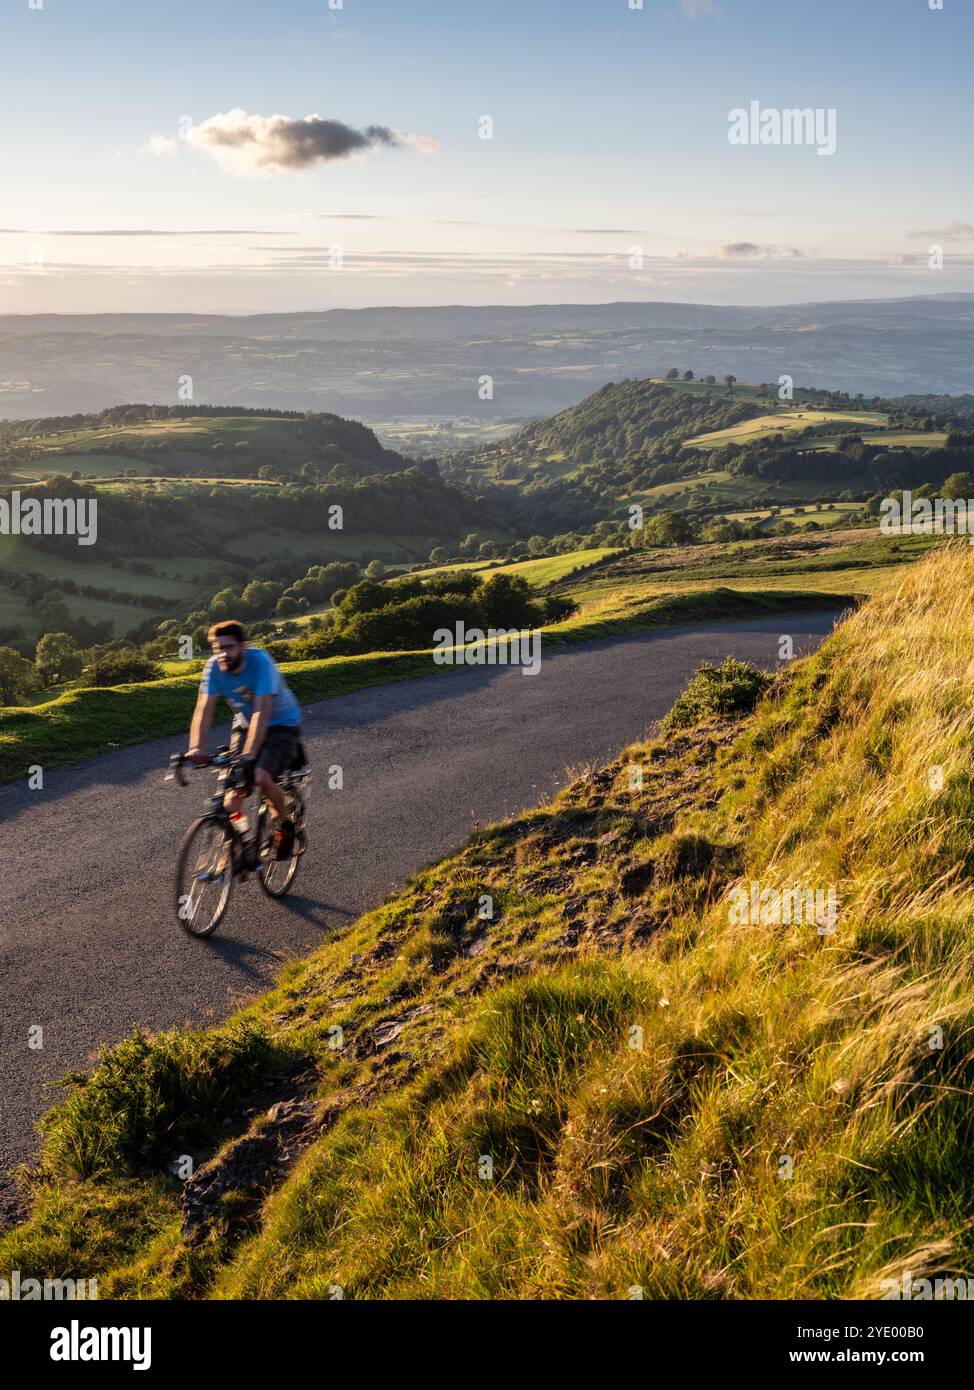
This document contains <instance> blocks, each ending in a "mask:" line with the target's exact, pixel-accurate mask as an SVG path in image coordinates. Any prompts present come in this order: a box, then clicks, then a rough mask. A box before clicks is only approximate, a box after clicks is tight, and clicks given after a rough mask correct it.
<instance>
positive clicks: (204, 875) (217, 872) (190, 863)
mask: <svg viewBox="0 0 974 1390" xmlns="http://www.w3.org/2000/svg"><path fill="white" fill-rule="evenodd" d="M232 887H233V837H232V836H231V835H230V834H229V832H228V831H227V829H226V827H225V826H224V825H222V824H221V823H220V822H219V821H218V820H215V819H214V818H213V817H211V816H201V817H200V819H199V820H195V821H194V822H193V824H192V825H191V826H190V827H189V829H188V830H187V831H186V834H185V835H184V836H183V843H182V844H181V845H180V847H179V858H178V859H177V861H176V917H177V918H178V920H179V925H180V926H181V927H182V929H183V931H185V932H188V933H189V935H190V936H209V935H210V933H211V932H213V931H214V930H215V929H216V927H217V925H218V923H219V921H220V918H221V917H222V916H223V914H224V912H226V910H227V903H228V902H229V901H230V890H231V888H232Z"/></svg>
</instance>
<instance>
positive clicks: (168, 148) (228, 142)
mask: <svg viewBox="0 0 974 1390" xmlns="http://www.w3.org/2000/svg"><path fill="white" fill-rule="evenodd" d="M184 143H185V144H186V145H189V146H191V147H195V148H196V149H199V150H203V151H205V152H206V153H207V154H209V155H211V156H212V157H213V158H214V159H215V160H216V161H217V163H218V164H220V165H221V166H222V167H223V168H225V169H227V170H229V171H230V172H231V173H237V174H284V173H295V172H300V171H302V170H304V169H310V168H313V167H314V166H315V165H318V164H328V163H332V162H334V161H336V160H342V159H348V158H350V157H351V156H353V155H356V154H362V153H365V152H367V151H369V150H375V149H382V148H393V149H394V148H397V147H400V146H403V145H411V146H413V147H414V148H416V149H419V150H421V151H423V153H430V152H431V151H432V150H433V148H434V144H433V141H431V140H430V139H429V138H428V137H427V136H422V135H407V134H403V132H401V131H398V130H392V129H391V128H390V127H389V126H385V125H369V126H365V128H364V129H362V130H356V129H355V128H354V127H353V126H350V125H346V124H345V122H344V121H338V120H334V119H332V118H329V117H325V116H318V115H311V116H305V117H304V118H303V119H301V120H292V118H291V117H290V116H259V115H251V114H250V113H249V112H247V111H244V110H242V109H241V108H240V107H236V108H235V109H234V110H233V111H223V112H219V113H218V114H217V115H215V116H210V117H209V119H208V120H205V121H202V122H201V123H200V124H199V125H196V126H192V127H191V129H190V130H189V131H187V133H186V137H185V141H184ZM176 145H177V142H173V141H167V140H165V139H163V138H162V137H159V136H154V137H153V138H152V139H151V140H150V141H149V143H148V145H147V146H146V149H147V150H149V151H150V152H151V153H155V154H160V153H167V154H168V153H172V151H173V149H174V148H175V147H176Z"/></svg>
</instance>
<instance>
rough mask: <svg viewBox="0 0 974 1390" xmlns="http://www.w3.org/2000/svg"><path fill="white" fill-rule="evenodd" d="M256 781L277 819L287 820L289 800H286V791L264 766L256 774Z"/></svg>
mask: <svg viewBox="0 0 974 1390" xmlns="http://www.w3.org/2000/svg"><path fill="white" fill-rule="evenodd" d="M254 781H255V782H256V784H257V786H258V787H259V788H260V790H261V791H262V792H263V794H264V796H265V797H266V798H267V804H268V805H269V806H270V808H271V812H272V814H273V815H274V817H275V818H276V819H277V820H282V821H283V820H287V818H288V815H287V802H286V801H285V800H284V793H283V792H282V791H281V789H280V787H279V786H278V785H277V783H276V782H275V781H274V778H273V777H272V776H271V775H270V773H269V772H268V771H267V770H266V769H265V768H263V767H259V768H258V769H257V771H256V772H255V774H254Z"/></svg>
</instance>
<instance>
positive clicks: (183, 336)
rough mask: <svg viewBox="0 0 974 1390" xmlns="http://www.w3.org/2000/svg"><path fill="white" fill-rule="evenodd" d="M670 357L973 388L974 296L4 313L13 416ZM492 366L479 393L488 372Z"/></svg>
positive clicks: (414, 387)
mask: <svg viewBox="0 0 974 1390" xmlns="http://www.w3.org/2000/svg"><path fill="white" fill-rule="evenodd" d="M671 367H679V368H680V369H681V371H682V370H684V369H686V368H692V369H693V371H694V372H695V373H696V375H697V376H698V377H699V376H705V375H707V374H711V373H712V374H713V375H715V376H716V377H717V379H718V380H720V379H721V378H722V377H723V376H724V375H725V374H726V373H728V372H731V373H733V374H734V375H735V376H738V377H740V378H741V379H742V380H743V379H744V378H747V379H748V380H751V381H762V380H764V381H777V380H778V377H779V376H780V375H781V373H783V372H784V373H788V374H789V375H791V376H792V377H793V378H794V380H795V382H796V383H798V384H803V383H810V382H815V381H829V382H832V383H834V384H835V385H836V386H838V387H841V388H842V389H843V390H846V391H850V392H857V391H863V392H865V393H866V394H869V395H871V394H874V393H876V392H879V393H881V394H882V395H885V396H890V395H896V394H901V393H904V392H907V391H910V392H928V391H929V392H945V391H949V392H952V393H960V392H970V391H972V390H974V296H972V295H930V296H925V297H917V298H911V299H892V300H850V301H840V302H836V303H826V304H797V305H783V306H772V307H743V306H739V305H734V306H721V305H708V304H669V303H626V302H621V303H615V304H540V305H526V306H505V305H493V306H484V307H470V306H466V305H451V306H445V307H437V308H379V309H359V310H350V309H335V310H330V311H327V312H310V313H300V314H259V315H249V316H244V317H230V316H226V315H219V314H76V315H57V314H42V315H6V316H0V416H9V417H16V418H21V419H22V418H24V417H29V416H37V415H40V414H44V415H55V414H68V413H73V412H75V411H86V412H87V411H94V410H101V409H103V408H104V407H106V406H110V405H122V404H125V403H127V402H129V401H138V400H159V401H165V402H169V403H171V404H177V403H178V399H179V397H178V394H177V393H178V389H179V382H180V378H181V377H182V376H184V375H186V374H189V375H191V376H192V377H193V381H194V386H195V391H196V395H197V397H198V399H200V400H205V401H208V402H210V403H213V404H219V405H228V404H232V403H235V402H242V403H244V404H246V405H249V406H266V407H273V408H275V409H290V410H299V411H305V410H328V411H335V412H337V413H339V414H342V415H350V416H353V417H355V418H356V419H360V420H366V421H379V420H388V419H391V418H393V417H399V416H403V417H420V416H429V415H436V414H440V415H446V416H454V415H460V416H478V417H483V418H484V419H487V420H494V419H511V418H514V417H520V418H521V419H527V418H530V417H532V416H537V415H550V414H554V413H555V412H557V411H559V410H562V409H564V407H565V406H568V405H573V404H575V403H577V402H578V401H580V400H582V399H583V398H584V397H585V396H588V395H590V394H591V392H592V391H594V390H597V389H598V388H599V387H601V386H604V385H605V384H606V382H609V381H619V380H621V379H622V378H624V377H653V376H662V375H664V374H665V373H666V372H667V371H668V370H669V369H670V368H671ZM484 374H487V375H490V376H491V377H492V378H493V382H494V391H493V396H492V398H491V399H490V400H482V399H481V398H480V395H479V393H478V383H479V380H480V378H481V377H482V376H483V375H484Z"/></svg>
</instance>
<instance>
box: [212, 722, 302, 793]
mask: <svg viewBox="0 0 974 1390" xmlns="http://www.w3.org/2000/svg"><path fill="white" fill-rule="evenodd" d="M246 739H247V730H246V729H234V731H233V734H232V737H231V739H230V751H231V753H239V752H240V750H241V749H242V748H243V746H244V743H245V742H246ZM300 746H301V730H300V729H298V728H291V727H290V726H289V725H284V724H272V725H271V727H270V728H269V729H268V730H267V733H266V735H265V737H264V742H263V743H262V744H261V746H260V752H259V753H258V754H257V762H256V763H255V764H254V766H255V768H263V769H264V771H265V772H269V773H270V775H271V776H272V777H273V778H274V780H275V782H276V781H277V779H278V778H279V777H283V776H284V774H285V772H288V771H289V770H290V769H291V768H292V767H293V766H294V763H295V759H296V758H297V756H298V750H299V748H300Z"/></svg>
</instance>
